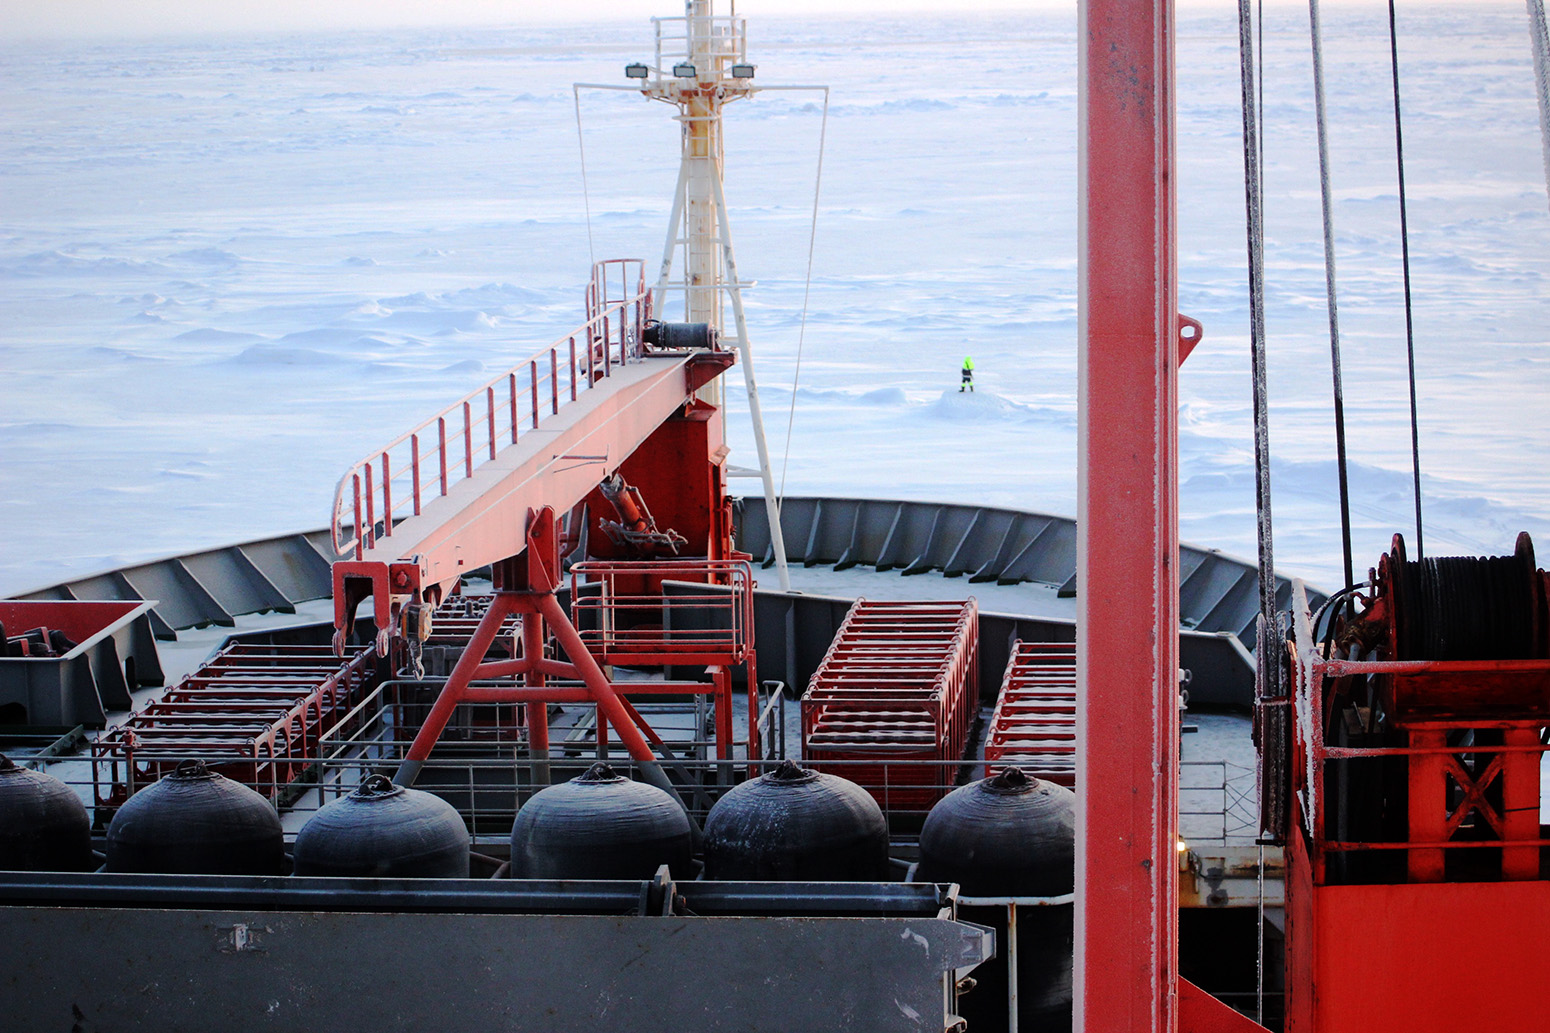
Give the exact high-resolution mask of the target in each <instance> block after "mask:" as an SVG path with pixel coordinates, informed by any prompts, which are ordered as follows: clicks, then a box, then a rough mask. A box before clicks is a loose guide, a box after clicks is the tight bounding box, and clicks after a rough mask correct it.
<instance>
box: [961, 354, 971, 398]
mask: <svg viewBox="0 0 1550 1033" xmlns="http://www.w3.org/2000/svg"><path fill="white" fill-rule="evenodd" d="M964 388H968V389H969V391H970V392H973V390H974V360H973V359H972V358H970V357H969V356H967V355H965V356H964V357H963V379H962V380H961V381H959V382H958V393H959V394H963V389H964Z"/></svg>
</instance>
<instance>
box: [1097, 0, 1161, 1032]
mask: <svg viewBox="0 0 1550 1033" xmlns="http://www.w3.org/2000/svg"><path fill="white" fill-rule="evenodd" d="M1078 38H1079V40H1080V43H1079V48H1080V61H1081V74H1080V76H1079V81H1080V84H1081V85H1080V88H1081V94H1082V99H1081V102H1080V103H1079V105H1078V110H1079V111H1080V113H1081V115H1080V118H1081V124H1080V133H1081V143H1080V148H1079V154H1080V162H1081V168H1080V173H1079V176H1078V182H1079V188H1080V191H1081V198H1080V205H1079V211H1080V212H1081V253H1080V259H1079V269H1080V294H1079V299H1080V316H1079V318H1080V327H1079V331H1078V340H1079V346H1080V349H1081V350H1080V361H1079V363H1078V371H1079V372H1078V377H1079V384H1078V399H1079V412H1080V424H1079V453H1080V456H1081V462H1080V466H1079V471H1080V473H1079V477H1080V481H1079V487H1078V504H1077V507H1078V508H1077V514H1078V516H1077V529H1078V537H1077V570H1078V577H1077V585H1078V597H1079V599H1080V601H1081V611H1080V615H1079V618H1078V622H1077V628H1078V632H1077V665H1078V666H1077V671H1078V680H1079V684H1081V686H1082V691H1081V693H1080V699H1081V708H1080V710H1079V732H1080V740H1079V741H1080V742H1081V744H1082V749H1081V750H1080V752H1079V761H1078V784H1079V785H1081V787H1082V791H1081V793H1080V794H1078V797H1077V799H1078V805H1077V815H1078V818H1077V821H1078V825H1077V828H1078V837H1077V858H1076V896H1077V919H1076V944H1077V946H1076V971H1075V975H1076V980H1077V983H1076V1023H1075V1028H1077V1029H1080V1030H1088V1031H1093V1033H1097V1031H1100V1030H1101V1031H1102V1033H1143V1031H1145V1033H1171V1031H1172V1030H1175V1029H1177V1025H1178V1012H1177V992H1178V990H1177V979H1178V863H1177V848H1176V841H1177V836H1178V756H1177V750H1178V689H1179V684H1178V682H1179V664H1178V627H1179V620H1178V608H1179V584H1178V570H1177V558H1178V550H1179V543H1178V513H1177V499H1178V458H1177V447H1178V446H1177V442H1178V426H1177V416H1176V412H1177V383H1176V374H1177V370H1178V350H1179V349H1178V326H1179V321H1178V283H1177V280H1178V272H1177V257H1176V229H1175V211H1174V174H1175V172H1174V169H1175V165H1174V140H1173V108H1174V97H1173V5H1172V3H1171V0H1157V2H1155V3H1150V4H1147V3H1134V2H1131V0H1083V3H1082V5H1081V14H1080V32H1079V35H1078Z"/></svg>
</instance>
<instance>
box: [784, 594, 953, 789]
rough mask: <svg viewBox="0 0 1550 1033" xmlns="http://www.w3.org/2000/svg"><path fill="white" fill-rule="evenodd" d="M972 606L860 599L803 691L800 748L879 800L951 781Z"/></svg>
mask: <svg viewBox="0 0 1550 1033" xmlns="http://www.w3.org/2000/svg"><path fill="white" fill-rule="evenodd" d="M978 648H979V610H978V607H977V606H976V605H975V602H974V600H972V599H970V600H968V601H966V602H963V603H934V602H933V603H926V602H875V601H871V600H867V599H858V600H856V602H855V604H854V605H853V606H852V607H851V608H850V612H849V613H847V614H846V615H845V620H844V622H843V623H842V624H841V625H840V628H839V631H838V632H836V633H835V636H834V641H833V642H831V643H830V645H829V650H828V652H827V653H826V654H825V655H824V659H823V662H822V663H821V664H820V665H819V667H818V670H817V671H816V672H815V673H814V674H813V677H812V680H811V681H810V682H809V683H808V687H807V691H806V692H805V693H804V694H803V696H802V757H803V760H804V761H805V762H806V763H807V764H808V765H809V766H811V767H813V768H816V769H818V770H820V771H823V770H829V771H832V772H834V773H835V774H838V775H842V776H844V777H845V778H848V779H850V780H851V781H853V782H857V783H859V784H860V785H862V786H865V787H866V789H867V790H868V791H869V792H870V793H871V794H872V795H873V796H874V797H876V798H877V800H878V802H879V803H881V804H882V805H883V806H884V807H890V808H926V807H929V806H930V805H931V804H932V803H934V802H935V801H936V800H938V799H940V798H941V797H942V796H943V795H944V794H945V793H946V792H947V791H948V790H949V789H951V788H952V785H953V781H954V775H955V773H956V772H955V769H954V766H953V765H954V764H955V763H956V762H958V761H961V760H962V759H963V754H964V749H965V747H966V746H967V744H968V738H969V726H970V722H971V719H972V717H973V713H974V698H975V695H976V694H977V692H978V678H977V659H978V656H977V654H978Z"/></svg>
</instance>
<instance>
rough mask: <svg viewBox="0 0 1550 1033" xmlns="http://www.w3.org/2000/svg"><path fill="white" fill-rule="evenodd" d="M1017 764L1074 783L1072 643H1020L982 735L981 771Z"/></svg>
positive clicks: (1068, 784)
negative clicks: (986, 731) (987, 725)
mask: <svg viewBox="0 0 1550 1033" xmlns="http://www.w3.org/2000/svg"><path fill="white" fill-rule="evenodd" d="M1014 765H1015V766H1016V767H1019V768H1022V769H1023V771H1024V773H1026V774H1028V775H1031V776H1033V777H1035V778H1042V779H1044V780H1045V781H1047V782H1055V783H1057V784H1059V785H1063V786H1065V787H1066V788H1068V789H1070V788H1075V786H1076V643H1074V642H1018V643H1016V645H1015V646H1014V647H1013V649H1012V656H1011V658H1010V659H1009V660H1008V661H1007V665H1006V676H1005V677H1004V678H1003V679H1002V681H1001V694H1000V695H999V696H997V697H996V710H995V713H994V714H992V715H991V718H990V730H989V732H988V733H987V734H986V736H985V774H986V776H987V777H989V776H991V775H994V774H996V773H997V772H998V771H1000V770H1001V769H1002V768H1005V767H1011V766H1014Z"/></svg>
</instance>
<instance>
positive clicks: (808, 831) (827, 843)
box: [705, 760, 888, 882]
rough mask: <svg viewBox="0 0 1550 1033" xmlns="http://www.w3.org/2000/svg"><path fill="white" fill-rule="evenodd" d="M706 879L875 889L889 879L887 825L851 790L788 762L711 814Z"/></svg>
mask: <svg viewBox="0 0 1550 1033" xmlns="http://www.w3.org/2000/svg"><path fill="white" fill-rule="evenodd" d="M705 877H706V878H708V879H727V880H736V881H788V882H881V881H884V880H886V879H887V878H888V823H887V821H886V820H885V819H884V817H883V811H882V808H881V807H879V806H878V805H877V801H876V800H874V799H873V798H872V795H871V794H870V793H868V792H867V791H866V790H865V789H862V788H861V787H860V786H858V785H856V784H855V783H854V782H851V781H849V780H848V779H844V778H840V777H839V776H837V775H829V774H822V773H820V772H817V771H810V770H807V769H804V768H802V767H799V766H798V765H797V764H795V763H794V762H792V761H789V760H788V761H785V762H784V763H782V764H781V766H780V767H778V768H776V769H775V770H774V771H771V772H769V773H768V774H764V775H760V776H759V777H758V778H754V779H750V780H749V781H747V782H744V783H742V784H741V785H739V786H736V787H734V788H733V789H731V790H729V791H728V792H727V793H726V794H725V795H724V796H722V797H721V799H719V800H717V801H716V805H715V806H714V807H712V808H711V809H710V814H709V815H708V816H707V817H706V819H705Z"/></svg>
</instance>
